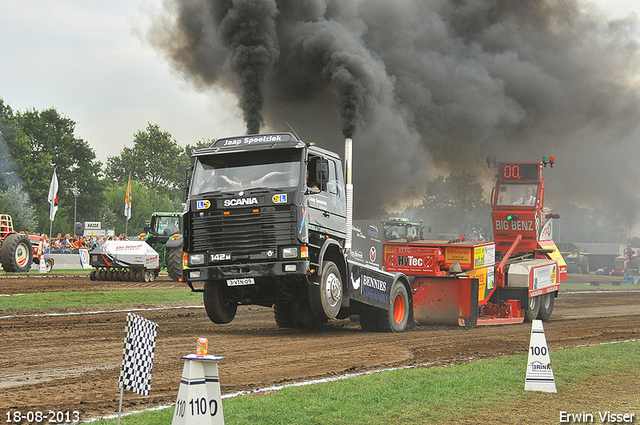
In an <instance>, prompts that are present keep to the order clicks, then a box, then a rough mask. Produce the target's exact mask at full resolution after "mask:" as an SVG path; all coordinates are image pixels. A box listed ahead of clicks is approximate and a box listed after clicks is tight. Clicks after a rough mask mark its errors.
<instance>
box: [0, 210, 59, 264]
mask: <svg viewBox="0 0 640 425" xmlns="http://www.w3.org/2000/svg"><path fill="white" fill-rule="evenodd" d="M43 246H44V238H43V237H42V236H37V235H25V234H23V233H18V232H16V231H15V230H13V219H12V218H11V216H10V215H7V214H0V263H2V268H3V270H4V271H5V272H8V273H15V272H28V271H29V270H30V269H31V264H32V263H36V264H40V261H41V260H44V249H43ZM46 261H47V262H51V265H49V264H47V266H48V267H47V270H50V269H51V266H52V265H53V262H52V261H53V260H51V259H47V260H46Z"/></svg>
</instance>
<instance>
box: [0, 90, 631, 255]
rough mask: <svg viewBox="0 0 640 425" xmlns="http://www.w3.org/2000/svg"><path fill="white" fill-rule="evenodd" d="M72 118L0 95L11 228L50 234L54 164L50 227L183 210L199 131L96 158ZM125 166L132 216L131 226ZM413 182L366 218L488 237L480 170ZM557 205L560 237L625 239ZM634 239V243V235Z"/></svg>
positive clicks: (599, 218) (142, 220)
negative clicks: (397, 207) (395, 206)
mask: <svg viewBox="0 0 640 425" xmlns="http://www.w3.org/2000/svg"><path fill="white" fill-rule="evenodd" d="M75 125H76V123H75V122H74V121H73V120H71V119H69V118H67V117H65V116H63V115H61V114H60V113H59V112H58V111H56V109H55V108H49V109H46V110H43V111H37V110H35V109H31V110H27V111H24V112H21V111H14V110H12V108H11V107H10V106H9V105H8V104H6V103H5V102H4V100H3V99H2V98H0V214H10V215H11V216H12V218H13V220H14V227H15V228H16V230H18V231H23V230H25V231H28V232H41V233H48V231H49V224H50V221H49V203H48V201H47V197H48V194H49V186H50V183H51V176H52V174H53V170H54V169H55V170H56V173H57V176H58V181H59V190H58V212H57V214H56V216H55V220H54V222H53V231H52V233H53V234H54V235H55V234H57V233H63V234H64V233H71V232H73V229H74V223H75V222H86V221H99V222H101V223H102V227H103V228H108V229H115V231H116V234H118V233H124V231H125V228H127V232H128V234H129V235H136V234H139V233H141V232H142V231H143V229H144V226H145V225H146V224H147V223H148V222H149V220H150V217H151V214H152V213H153V212H155V211H182V210H183V200H184V193H185V192H184V190H185V189H184V187H183V185H184V181H185V177H186V175H185V172H186V170H187V168H188V167H189V161H190V160H189V157H190V155H191V154H192V153H193V151H194V150H196V149H198V148H201V147H206V146H210V145H211V143H212V142H213V141H212V140H204V139H203V140H201V141H199V142H197V143H196V144H195V145H186V147H184V148H183V147H181V146H180V145H179V144H178V142H177V141H176V140H175V139H173V138H172V136H171V134H169V133H168V132H166V131H163V130H161V129H160V127H159V126H158V125H157V124H151V123H149V124H148V125H147V128H146V129H144V130H140V131H138V132H137V133H136V134H135V135H134V136H133V143H132V146H131V147H125V148H123V149H122V151H121V152H120V154H119V155H117V156H110V157H108V158H107V161H106V164H102V163H101V162H100V161H98V160H97V159H96V154H95V152H94V150H93V149H92V148H91V147H90V146H89V144H88V143H87V142H86V141H85V140H83V139H81V138H78V137H76V136H75V135H74V131H75ZM129 173H131V185H132V193H133V200H132V211H133V214H132V217H131V220H129V223H128V224H127V223H126V218H125V216H124V199H125V192H126V187H127V181H128V178H129ZM418 190H419V193H420V192H422V191H423V190H424V192H422V199H421V201H420V203H419V204H417V205H411V206H409V207H407V208H406V209H405V210H403V211H401V212H398V213H387V211H386V210H385V209H383V208H381V209H380V211H379V214H378V215H379V217H369V218H379V219H385V220H386V219H387V218H389V216H395V215H401V216H405V217H407V218H410V219H412V220H414V221H417V220H419V219H422V220H423V222H424V226H425V227H426V228H427V229H429V230H430V231H431V232H430V233H428V234H427V237H430V238H438V237H440V236H445V237H446V236H447V235H460V234H463V233H464V234H466V235H467V238H473V239H479V240H483V239H484V240H490V239H492V238H493V230H492V223H491V206H490V201H489V200H488V199H487V197H485V193H484V191H483V189H482V185H481V184H480V183H479V182H478V179H477V177H476V176H473V175H470V174H468V173H462V174H458V175H456V174H451V175H449V176H438V177H436V178H434V179H433V180H431V181H427V182H424V183H423V186H422V188H419V189H418ZM554 212H558V213H560V215H561V218H560V220H559V222H558V223H557V224H556V229H557V232H556V234H555V235H554V237H555V238H556V242H618V243H626V242H625V232H624V230H623V229H621V228H620V227H619V225H618V224H616V222H615V221H614V220H613V219H608V218H607V217H609V215H608V214H605V213H603V212H602V211H589V210H586V209H583V208H579V207H576V206H573V205H560V206H555V208H554ZM74 218H75V220H74ZM635 239H638V238H635ZM633 242H634V243H636V242H637V244H638V246H640V239H638V240H637V241H636V240H633ZM634 246H636V245H634Z"/></svg>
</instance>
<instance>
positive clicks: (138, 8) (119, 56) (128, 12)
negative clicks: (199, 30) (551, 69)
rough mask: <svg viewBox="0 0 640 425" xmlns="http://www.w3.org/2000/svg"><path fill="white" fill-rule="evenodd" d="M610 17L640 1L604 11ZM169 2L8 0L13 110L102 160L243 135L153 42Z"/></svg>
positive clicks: (603, 0) (4, 85)
mask: <svg viewBox="0 0 640 425" xmlns="http://www.w3.org/2000/svg"><path fill="white" fill-rule="evenodd" d="M596 3H597V4H598V7H601V8H602V9H603V10H604V11H605V12H606V13H608V14H609V15H610V16H612V17H624V16H626V15H628V14H629V13H632V12H635V11H640V0H600V1H598V2H596ZM161 6H162V5H161V0H110V1H102V0H47V1H44V0H4V1H3V2H2V9H1V10H2V12H1V13H0V40H2V42H1V43H0V61H1V62H0V63H1V65H0V98H3V99H4V101H5V103H8V104H9V105H10V106H11V107H12V108H13V109H14V110H21V111H23V110H26V109H30V108H35V109H37V110H43V109H46V108H50V107H54V108H56V110H57V111H58V112H59V113H61V114H62V115H64V116H66V117H68V118H70V119H72V120H74V121H75V122H76V136H77V137H80V138H82V139H84V140H86V141H87V142H88V143H89V145H90V146H91V147H92V148H93V149H94V150H95V152H96V155H97V158H98V160H100V161H102V162H105V161H106V159H107V157H108V156H117V155H119V154H120V152H121V150H122V148H123V147H125V146H129V147H130V146H132V144H133V137H134V135H135V133H136V132H138V131H140V130H144V129H145V128H146V126H147V123H153V124H158V125H159V126H160V128H161V129H163V130H165V131H168V132H169V133H171V135H172V136H173V137H174V138H175V139H176V140H177V141H178V143H179V144H180V145H182V146H185V145H186V144H195V143H197V142H198V141H200V140H202V139H210V138H219V137H225V136H229V135H235V134H242V133H243V132H244V131H245V125H244V122H243V119H242V113H241V111H240V110H239V108H238V107H237V99H236V98H235V97H234V96H233V95H232V94H230V93H228V92H225V91H224V90H222V89H217V90H216V89H210V88H209V89H207V90H206V91H200V90H198V89H196V88H195V87H194V86H193V85H192V84H189V83H187V82H186V81H185V80H184V79H183V78H182V76H180V75H179V74H178V73H177V72H176V71H174V70H173V69H172V68H171V66H170V64H169V63H168V62H167V61H166V60H165V59H163V58H161V57H160V55H159V54H158V52H157V51H156V50H155V49H154V48H153V47H152V46H151V45H150V44H149V43H148V42H147V41H146V36H145V35H146V33H147V31H148V28H149V26H150V22H151V19H152V17H153V16H154V14H156V13H157V12H158V9H159V8H160V7H161Z"/></svg>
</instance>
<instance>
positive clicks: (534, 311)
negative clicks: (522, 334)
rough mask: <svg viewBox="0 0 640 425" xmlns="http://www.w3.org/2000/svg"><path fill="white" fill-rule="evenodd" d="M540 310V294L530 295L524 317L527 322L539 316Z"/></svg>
mask: <svg viewBox="0 0 640 425" xmlns="http://www.w3.org/2000/svg"><path fill="white" fill-rule="evenodd" d="M539 312H540V296H537V297H529V302H528V305H527V311H526V312H525V314H524V319H525V320H526V321H527V322H531V321H532V320H534V319H536V318H537V317H538V313H539Z"/></svg>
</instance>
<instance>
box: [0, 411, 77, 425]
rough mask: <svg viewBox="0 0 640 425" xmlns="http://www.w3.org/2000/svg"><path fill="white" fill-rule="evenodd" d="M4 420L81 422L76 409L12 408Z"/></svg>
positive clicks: (33, 422)
mask: <svg viewBox="0 0 640 425" xmlns="http://www.w3.org/2000/svg"><path fill="white" fill-rule="evenodd" d="M4 422H5V423H9V424H71V423H78V422H80V412H78V411H75V410H74V411H70V410H66V411H62V410H35V411H31V410H29V411H27V412H22V411H20V410H11V411H8V412H7V413H6V420H5V421H4Z"/></svg>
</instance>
